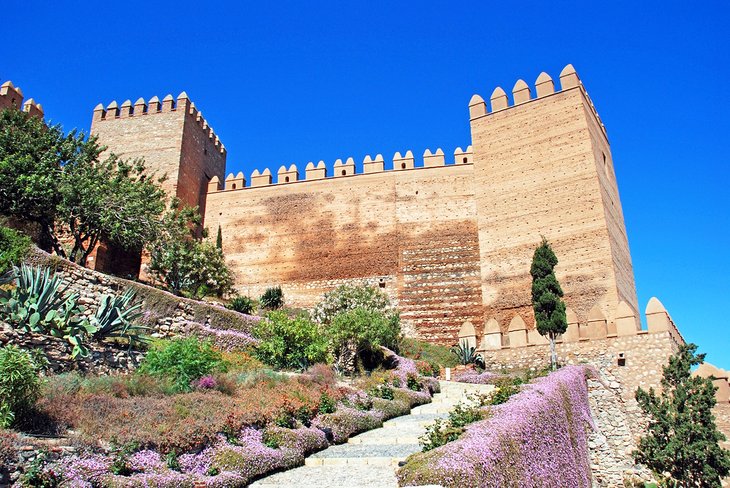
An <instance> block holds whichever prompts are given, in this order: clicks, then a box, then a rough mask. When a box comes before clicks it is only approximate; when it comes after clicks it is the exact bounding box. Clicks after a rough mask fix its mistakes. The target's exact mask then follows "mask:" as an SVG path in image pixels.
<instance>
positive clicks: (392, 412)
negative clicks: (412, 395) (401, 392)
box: [373, 398, 411, 420]
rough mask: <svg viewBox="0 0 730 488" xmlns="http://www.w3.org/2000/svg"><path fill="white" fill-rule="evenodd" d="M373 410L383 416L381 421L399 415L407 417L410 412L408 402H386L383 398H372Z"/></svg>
mask: <svg viewBox="0 0 730 488" xmlns="http://www.w3.org/2000/svg"><path fill="white" fill-rule="evenodd" d="M373 410H376V411H378V412H380V413H382V414H383V420H389V419H392V418H394V417H400V416H401V415H407V414H408V413H410V411H411V407H410V405H409V404H408V402H405V401H402V400H387V399H385V398H373Z"/></svg>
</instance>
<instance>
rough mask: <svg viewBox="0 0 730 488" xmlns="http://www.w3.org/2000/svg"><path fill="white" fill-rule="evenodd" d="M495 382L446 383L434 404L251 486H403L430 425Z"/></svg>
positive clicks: (435, 396) (393, 420)
mask: <svg viewBox="0 0 730 488" xmlns="http://www.w3.org/2000/svg"><path fill="white" fill-rule="evenodd" d="M493 389H494V387H493V386H491V385H470V384H466V383H455V382H450V381H442V382H441V393H437V394H435V395H434V396H433V400H432V402H431V403H429V404H426V405H421V406H419V407H416V408H414V409H412V410H411V413H410V415H404V416H402V417H397V418H394V419H391V420H388V421H387V422H385V423H384V424H383V427H381V428H379V429H374V430H371V431H368V432H364V433H362V434H360V435H357V436H354V437H352V438H350V439H349V440H348V442H347V443H346V444H340V445H338V446H332V447H330V448H328V449H325V450H324V451H320V452H318V453H315V454H313V455H311V456H309V457H308V458H307V459H305V462H304V466H302V467H299V468H295V469H292V470H289V471H284V472H281V473H277V474H274V475H271V476H268V477H266V478H263V479H260V480H258V481H256V482H255V483H253V484H252V485H251V486H254V487H261V488H269V487H291V488H294V487H317V488H327V487H336V488H360V487H363V488H364V487H367V488H393V487H397V486H398V483H397V482H396V477H395V470H396V469H397V467H398V463H399V462H401V461H403V460H405V458H407V457H408V456H409V455H411V454H413V453H416V452H418V451H420V450H421V446H420V445H419V444H418V438H419V437H420V436H421V435H423V434H424V433H425V431H426V426H427V425H429V424H431V423H432V422H433V421H434V420H435V419H437V418H443V417H447V416H448V413H449V412H450V411H451V410H452V409H453V408H454V406H455V405H456V404H457V403H459V402H460V401H465V400H466V397H467V395H470V394H473V393H489V392H490V391H492V390H493Z"/></svg>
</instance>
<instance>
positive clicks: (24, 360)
mask: <svg viewBox="0 0 730 488" xmlns="http://www.w3.org/2000/svg"><path fill="white" fill-rule="evenodd" d="M38 369H39V368H38V365H37V364H36V363H35V362H34V361H33V358H32V357H31V355H30V354H29V353H28V352H26V351H23V350H22V349H19V348H18V347H16V346H13V345H9V346H5V347H3V348H2V349H0V428H4V427H9V426H10V425H11V424H12V423H13V421H14V420H16V419H20V418H21V417H23V416H24V415H26V414H27V413H28V412H29V411H30V410H31V409H32V408H33V404H34V403H35V401H36V400H37V399H38V397H39V395H40V388H41V385H40V379H39V377H38Z"/></svg>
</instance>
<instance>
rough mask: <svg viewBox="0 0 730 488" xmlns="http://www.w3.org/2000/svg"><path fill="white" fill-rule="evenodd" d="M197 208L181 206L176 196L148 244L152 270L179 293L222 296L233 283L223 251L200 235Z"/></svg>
mask: <svg viewBox="0 0 730 488" xmlns="http://www.w3.org/2000/svg"><path fill="white" fill-rule="evenodd" d="M200 222H201V218H200V215H199V214H198V210H197V208H191V207H182V208H181V207H180V202H179V201H178V200H176V199H175V200H173V202H172V204H171V206H170V209H169V210H168V211H167V212H166V213H165V215H164V216H163V218H162V225H161V227H160V232H159V234H158V237H157V239H156V240H155V241H154V242H153V243H152V244H151V245H150V246H149V249H150V264H149V269H150V274H151V275H152V276H153V277H154V278H155V279H156V280H158V281H159V282H160V283H162V285H163V286H165V287H166V288H167V289H168V290H170V291H171V292H173V293H174V294H176V295H182V294H187V295H190V296H194V297H200V296H204V295H206V294H208V293H215V294H216V295H218V296H222V295H224V294H225V293H228V292H229V291H230V290H231V288H232V286H233V277H232V275H231V272H230V270H229V268H228V266H227V265H226V262H225V258H224V256H223V252H222V251H221V250H220V249H218V248H217V247H216V246H215V245H214V244H212V243H211V242H209V241H208V240H207V239H205V237H206V236H205V232H204V233H203V238H201V237H199V236H198V232H197V231H196V229H198V227H199V225H200Z"/></svg>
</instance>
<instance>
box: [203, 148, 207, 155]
mask: <svg viewBox="0 0 730 488" xmlns="http://www.w3.org/2000/svg"><path fill="white" fill-rule="evenodd" d="M203 154H205V155H206V156H207V155H208V149H207V148H203Z"/></svg>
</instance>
